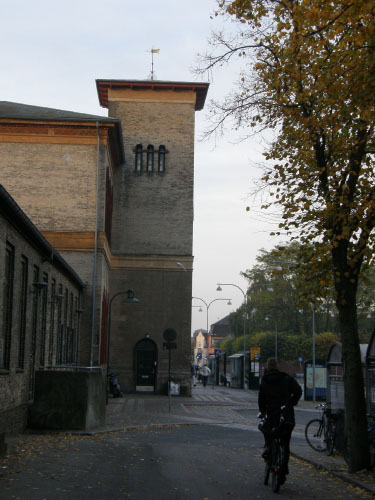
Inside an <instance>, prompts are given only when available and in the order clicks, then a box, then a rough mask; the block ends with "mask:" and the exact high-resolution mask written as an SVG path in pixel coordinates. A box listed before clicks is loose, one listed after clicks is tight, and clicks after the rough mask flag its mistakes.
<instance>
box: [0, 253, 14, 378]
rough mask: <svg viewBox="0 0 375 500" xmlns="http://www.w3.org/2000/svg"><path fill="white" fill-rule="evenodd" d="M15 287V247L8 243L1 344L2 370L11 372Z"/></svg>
mask: <svg viewBox="0 0 375 500" xmlns="http://www.w3.org/2000/svg"><path fill="white" fill-rule="evenodd" d="M13 286H14V247H13V246H12V245H11V244H10V243H7V246H6V249H5V269H4V283H3V334H2V338H1V344H0V363H1V365H0V368H5V369H6V370H9V363H10V348H11V341H12V314H13Z"/></svg>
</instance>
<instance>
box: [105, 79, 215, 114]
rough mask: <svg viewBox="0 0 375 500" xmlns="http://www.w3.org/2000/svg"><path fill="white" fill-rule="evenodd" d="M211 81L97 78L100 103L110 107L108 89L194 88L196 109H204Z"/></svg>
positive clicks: (156, 89) (159, 90) (174, 90)
mask: <svg viewBox="0 0 375 500" xmlns="http://www.w3.org/2000/svg"><path fill="white" fill-rule="evenodd" d="M209 85H210V84H209V83H203V82H201V83H197V82H168V81H161V80H96V88H97V90H98V97H99V102H100V105H101V106H103V107H104V108H108V89H117V90H120V89H129V90H155V91H158V92H161V91H164V90H172V91H173V92H179V91H187V90H192V91H194V92H195V93H196V96H197V98H196V101H195V110H196V111H199V110H201V109H203V106H204V102H205V100H206V95H207V91H208V87H209Z"/></svg>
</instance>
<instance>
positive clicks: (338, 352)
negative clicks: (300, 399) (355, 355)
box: [327, 342, 368, 410]
mask: <svg viewBox="0 0 375 500" xmlns="http://www.w3.org/2000/svg"><path fill="white" fill-rule="evenodd" d="M359 347H360V350H361V360H362V368H363V376H364V380H366V353H367V351H368V344H360V346H359ZM344 399H345V391H344V364H343V360H342V346H341V343H340V342H336V343H335V344H333V345H332V346H331V349H330V350H329V353H328V358H327V403H329V404H330V408H331V410H339V409H342V410H343V409H344V406H345V405H344Z"/></svg>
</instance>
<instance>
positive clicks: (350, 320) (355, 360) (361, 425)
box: [337, 289, 370, 472]
mask: <svg viewBox="0 0 375 500" xmlns="http://www.w3.org/2000/svg"><path fill="white" fill-rule="evenodd" d="M346 292H347V289H346ZM352 292H353V290H352ZM350 295H351V296H348V294H347V293H346V294H345V304H343V301H341V300H337V307H338V311H339V322H340V329H341V341H342V357H343V363H344V387H345V433H346V436H347V446H348V456H349V472H356V471H359V470H362V469H366V468H367V469H368V468H369V466H370V455H369V445H368V436H367V417H366V399H365V392H364V381H363V372H362V363H361V352H360V347H359V337H358V327H357V308H356V299H355V292H353V293H352V294H350Z"/></svg>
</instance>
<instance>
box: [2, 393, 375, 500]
mask: <svg viewBox="0 0 375 500" xmlns="http://www.w3.org/2000/svg"><path fill="white" fill-rule="evenodd" d="M257 412H258V409H257V391H244V390H241V389H232V388H228V387H223V386H220V387H215V388H212V387H207V388H203V387H202V386H201V385H198V386H197V387H193V394H192V397H175V398H172V399H168V398H167V397H166V396H162V395H156V394H155V395H154V394H152V395H151V394H142V393H138V394H125V395H124V398H118V399H112V398H111V399H110V400H109V404H108V406H107V412H106V424H105V426H104V427H103V428H98V429H92V430H91V431H90V432H89V433H87V432H83V433H82V432H76V433H73V432H72V433H69V432H62V433H55V434H52V433H45V434H27V433H26V434H23V435H19V436H15V437H14V438H13V439H9V440H8V453H7V455H6V457H5V458H4V459H3V460H1V461H0V500H81V499H82V500H89V499H90V500H99V499H100V500H118V499H123V498H132V499H142V500H148V499H156V500H159V499H161V500H169V499H192V500H221V499H228V498H233V499H236V500H240V499H253V498H254V499H256V498H264V499H266V498H274V495H275V494H274V493H272V491H271V488H270V487H269V486H267V487H266V486H264V485H263V479H262V478H263V471H264V463H263V461H262V459H261V452H262V447H263V437H262V435H261V433H260V432H259V431H258V429H257V426H258V422H259V420H258V419H257V417H256V415H257ZM317 415H318V412H317V410H316V409H315V405H314V404H313V403H312V402H308V401H300V403H299V404H298V407H297V408H296V421H297V425H296V427H295V430H294V433H293V437H292V443H291V451H292V453H293V456H292V457H291V461H290V475H289V478H288V480H287V482H286V484H285V485H284V486H282V489H281V492H280V493H279V495H280V496H281V497H284V498H296V499H310V498H311V499H312V498H320V499H322V500H323V499H325V498H330V499H331V498H335V499H336V498H343V499H346V498H352V499H356V498H374V497H375V478H374V473H373V472H369V471H362V472H359V473H356V474H349V473H348V471H347V466H346V464H345V462H344V460H343V457H342V456H340V455H339V454H334V455H333V456H330V457H327V456H326V455H325V454H324V453H317V452H315V451H314V450H312V449H311V448H310V447H309V446H308V445H307V443H306V440H305V438H304V428H305V425H306V422H307V421H308V420H310V419H311V418H315V417H316V416H317ZM357 486H360V487H361V488H362V489H359V488H358V487H357Z"/></svg>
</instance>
